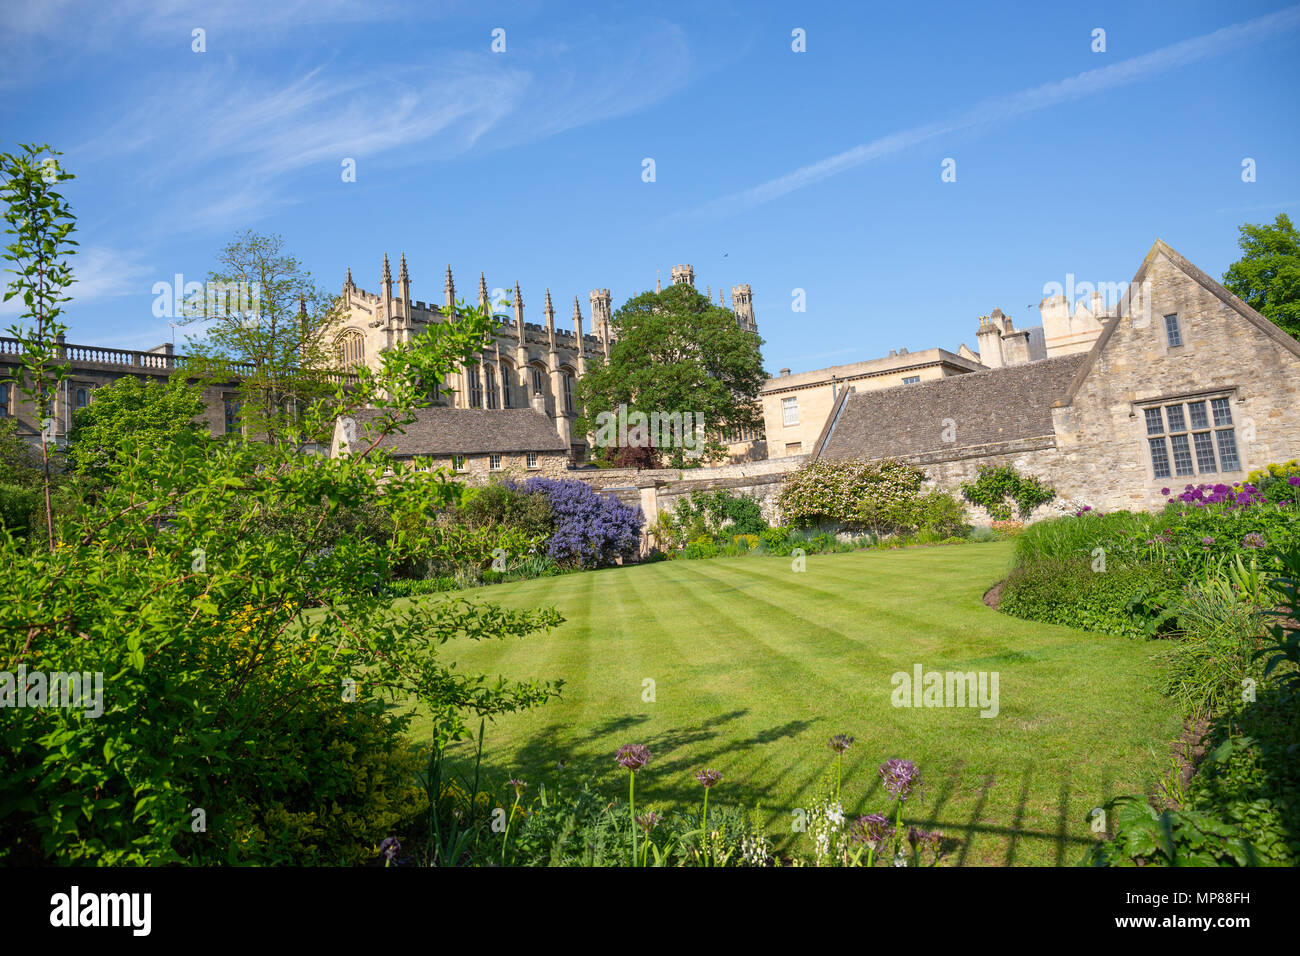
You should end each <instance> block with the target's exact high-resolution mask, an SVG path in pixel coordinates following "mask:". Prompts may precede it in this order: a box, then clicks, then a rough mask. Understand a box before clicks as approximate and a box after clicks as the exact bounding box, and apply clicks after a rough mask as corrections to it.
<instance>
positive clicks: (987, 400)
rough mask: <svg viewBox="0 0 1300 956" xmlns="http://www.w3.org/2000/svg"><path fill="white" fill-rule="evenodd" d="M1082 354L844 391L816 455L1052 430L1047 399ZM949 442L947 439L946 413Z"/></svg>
mask: <svg viewBox="0 0 1300 956" xmlns="http://www.w3.org/2000/svg"><path fill="white" fill-rule="evenodd" d="M1087 358H1088V355H1087V353H1078V354H1075V355H1065V356H1062V357H1060V358H1052V359H1044V360H1042V361H1039V362H1028V363H1026V364H1024V365H1013V366H1010V367H1007V368H1000V369H989V370H987V371H982V372H969V373H967V374H965V375H951V376H948V377H947V378H940V379H934V380H932V381H928V382H917V383H915V384H912V385H896V386H894V387H892V388H881V389H870V390H864V391H860V392H850V393H848V394H847V395H842V396H841V399H840V401H839V402H837V403H836V404H835V407H834V408H833V409H832V410H831V417H830V420H829V421H828V422H827V425H826V428H825V429H823V434H822V436H821V438H820V439H819V440H818V445H817V457H819V458H821V457H826V458H859V457H865V458H885V457H908V456H912V455H926V454H937V455H943V456H945V457H950V456H956V455H958V454H960V453H961V452H962V451H963V450H964V449H970V448H975V447H977V446H981V445H989V444H995V443H998V442H1013V441H1023V440H1025V439H1030V438H1040V437H1043V436H1050V435H1053V434H1054V432H1053V429H1052V405H1053V404H1055V403H1056V402H1057V401H1059V400H1061V399H1062V398H1064V397H1065V395H1066V393H1067V392H1068V390H1069V388H1070V382H1071V379H1073V378H1074V376H1075V373H1077V372H1078V371H1079V369H1081V368H1082V367H1083V365H1084V363H1085V361H1086V360H1087ZM946 418H947V419H952V421H953V423H954V426H955V429H954V432H955V441H952V442H945V441H944V440H943V436H944V424H945V423H944V419H946Z"/></svg>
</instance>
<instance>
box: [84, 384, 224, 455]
mask: <svg viewBox="0 0 1300 956" xmlns="http://www.w3.org/2000/svg"><path fill="white" fill-rule="evenodd" d="M203 410H204V404H203V397H202V394H201V392H200V391H199V389H197V388H195V387H194V386H192V385H189V384H187V383H186V382H185V381H183V380H181V379H179V378H177V379H173V380H172V381H171V382H169V383H168V384H166V385H164V384H162V383H161V382H159V381H157V380H155V379H147V380H145V381H143V382H142V381H141V380H140V379H138V378H136V377H135V376H134V375H126V376H123V377H122V378H120V379H118V380H117V381H116V382H114V383H113V384H111V385H108V386H105V387H103V388H99V389H96V390H95V400H94V401H93V402H92V403H91V404H90V405H87V406H86V407H85V408H81V409H78V410H77V412H76V415H75V416H74V418H73V423H72V431H71V434H70V435H69V436H68V441H69V445H68V454H69V457H70V459H71V461H72V467H73V468H74V469H75V470H76V471H77V472H78V473H79V474H82V475H86V476H88V477H91V478H94V479H96V480H99V481H103V480H107V479H108V478H109V476H110V474H111V472H112V468H113V465H114V463H115V462H116V461H117V460H118V458H119V456H121V455H124V454H125V455H128V456H129V455H131V454H134V453H142V454H154V453H156V452H157V451H158V449H159V448H161V447H162V446H163V445H165V444H168V443H170V442H175V441H183V442H202V441H204V440H205V439H206V438H207V428H206V426H204V425H200V424H198V423H196V422H195V421H194V419H195V418H196V417H197V416H199V415H201V414H202V413H203Z"/></svg>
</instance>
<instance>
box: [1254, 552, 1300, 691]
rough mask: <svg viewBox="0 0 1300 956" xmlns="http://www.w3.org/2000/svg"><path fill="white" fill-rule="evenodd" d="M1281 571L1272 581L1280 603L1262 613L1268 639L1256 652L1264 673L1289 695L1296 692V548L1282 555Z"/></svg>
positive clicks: (1299, 657) (1299, 669)
mask: <svg viewBox="0 0 1300 956" xmlns="http://www.w3.org/2000/svg"><path fill="white" fill-rule="evenodd" d="M1281 564H1282V573H1281V574H1279V575H1278V576H1277V577H1276V578H1275V579H1274V580H1273V582H1272V586H1273V588H1274V589H1275V590H1276V591H1277V593H1278V594H1279V595H1280V596H1281V598H1282V603H1281V604H1280V605H1279V606H1278V607H1275V608H1270V609H1269V610H1268V611H1266V612H1265V614H1266V615H1267V616H1268V617H1269V618H1270V619H1271V621H1272V623H1271V624H1269V626H1268V628H1267V630H1268V634H1269V637H1270V638H1271V640H1270V641H1269V642H1268V643H1267V644H1266V645H1265V646H1264V647H1262V648H1260V650H1259V651H1258V652H1257V653H1256V655H1255V657H1256V659H1262V660H1263V662H1264V676H1265V677H1272V678H1273V679H1274V680H1275V681H1277V683H1278V685H1279V686H1280V687H1281V688H1282V689H1283V691H1285V693H1286V694H1288V695H1291V696H1297V695H1300V549H1297V550H1294V551H1292V552H1290V553H1289V554H1287V555H1284V556H1283V557H1282V560H1281Z"/></svg>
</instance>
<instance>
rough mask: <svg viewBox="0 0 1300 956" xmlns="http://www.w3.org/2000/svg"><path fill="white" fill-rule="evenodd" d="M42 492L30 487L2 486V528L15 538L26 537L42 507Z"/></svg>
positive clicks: (0, 505) (0, 494) (0, 486)
mask: <svg viewBox="0 0 1300 956" xmlns="http://www.w3.org/2000/svg"><path fill="white" fill-rule="evenodd" d="M41 500H42V498H41V491H40V489H39V488H32V487H30V486H28V485H14V484H7V483H6V484H0V528H3V529H4V530H5V531H7V532H9V533H10V534H12V535H13V536H14V537H15V538H23V537H26V536H27V534H28V532H29V531H30V530H31V528H32V527H33V524H34V522H35V521H37V520H39V519H38V518H37V514H36V513H37V511H38V510H39V509H40V507H41Z"/></svg>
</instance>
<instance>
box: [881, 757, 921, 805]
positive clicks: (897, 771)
mask: <svg viewBox="0 0 1300 956" xmlns="http://www.w3.org/2000/svg"><path fill="white" fill-rule="evenodd" d="M880 779H881V780H883V781H884V782H885V789H886V790H888V791H889V792H890V793H891V794H893V795H894V799H896V800H899V801H902V800H906V799H907V798H908V797H910V796H911V795H912V788H913V787H915V786H916V785H917V784H919V783H920V782H921V774H920V772H919V771H918V770H917V769H916V764H914V763H912V761H910V760H898V759H894V760H886V761H885V762H884V763H882V764H881V765H880Z"/></svg>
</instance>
